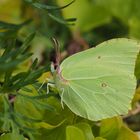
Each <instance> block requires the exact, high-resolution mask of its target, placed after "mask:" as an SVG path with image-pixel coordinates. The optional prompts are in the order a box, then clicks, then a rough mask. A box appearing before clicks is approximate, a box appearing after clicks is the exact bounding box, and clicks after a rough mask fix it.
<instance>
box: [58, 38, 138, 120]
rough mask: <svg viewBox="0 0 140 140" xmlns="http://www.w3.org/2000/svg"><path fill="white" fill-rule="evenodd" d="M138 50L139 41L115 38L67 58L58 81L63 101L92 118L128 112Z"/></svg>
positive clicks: (132, 92)
mask: <svg viewBox="0 0 140 140" xmlns="http://www.w3.org/2000/svg"><path fill="white" fill-rule="evenodd" d="M139 49H140V47H139V44H138V43H137V42H136V41H133V40H129V39H124V38H122V39H112V40H109V41H107V42H104V43H101V44H100V45H98V46H97V47H96V48H91V49H88V50H86V51H83V52H80V53H78V54H75V55H73V56H71V57H69V58H67V59H66V60H64V61H63V62H62V63H61V65H60V69H59V73H58V79H59V80H58V81H56V82H57V83H56V85H57V86H58V88H59V89H60V96H61V100H62V101H63V102H64V103H65V104H66V105H67V106H68V107H69V108H70V109H71V110H72V111H73V112H74V113H75V114H77V115H79V116H81V117H84V118H87V119H89V120H93V121H97V120H101V119H105V118H111V117H114V116H118V115H124V114H127V113H128V110H129V109H130V106H131V105H130V102H131V101H132V98H133V95H134V93H135V88H136V78H135V76H134V69H135V61H136V58H137V55H138V53H139ZM62 89H63V90H62Z"/></svg>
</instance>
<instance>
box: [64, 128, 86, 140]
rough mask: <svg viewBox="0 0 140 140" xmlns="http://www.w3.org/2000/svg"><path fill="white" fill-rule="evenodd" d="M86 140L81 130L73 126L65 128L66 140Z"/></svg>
mask: <svg viewBox="0 0 140 140" xmlns="http://www.w3.org/2000/svg"><path fill="white" fill-rule="evenodd" d="M74 139H75V140H86V138H85V136H84V133H83V131H82V130H81V129H79V128H77V127H74V126H67V128H66V140H74Z"/></svg>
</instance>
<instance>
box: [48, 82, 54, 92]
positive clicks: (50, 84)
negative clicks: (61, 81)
mask: <svg viewBox="0 0 140 140" xmlns="http://www.w3.org/2000/svg"><path fill="white" fill-rule="evenodd" d="M49 86H51V87H54V84H52V83H49V82H48V83H47V94H49V92H50V90H49Z"/></svg>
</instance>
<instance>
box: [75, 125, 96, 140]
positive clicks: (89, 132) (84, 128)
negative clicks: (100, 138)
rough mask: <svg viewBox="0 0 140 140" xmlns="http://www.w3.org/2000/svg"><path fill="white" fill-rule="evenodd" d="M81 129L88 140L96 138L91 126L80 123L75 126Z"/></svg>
mask: <svg viewBox="0 0 140 140" xmlns="http://www.w3.org/2000/svg"><path fill="white" fill-rule="evenodd" d="M75 126H76V127H78V128H79V129H81V130H82V131H83V133H84V135H85V138H86V140H93V139H94V136H93V134H92V130H91V127H90V125H89V124H87V123H79V124H76V125H75Z"/></svg>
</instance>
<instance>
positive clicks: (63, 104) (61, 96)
mask: <svg viewBox="0 0 140 140" xmlns="http://www.w3.org/2000/svg"><path fill="white" fill-rule="evenodd" d="M61 90H62V93H61V106H62V108H63V109H64V104H63V95H64V88H61Z"/></svg>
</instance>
